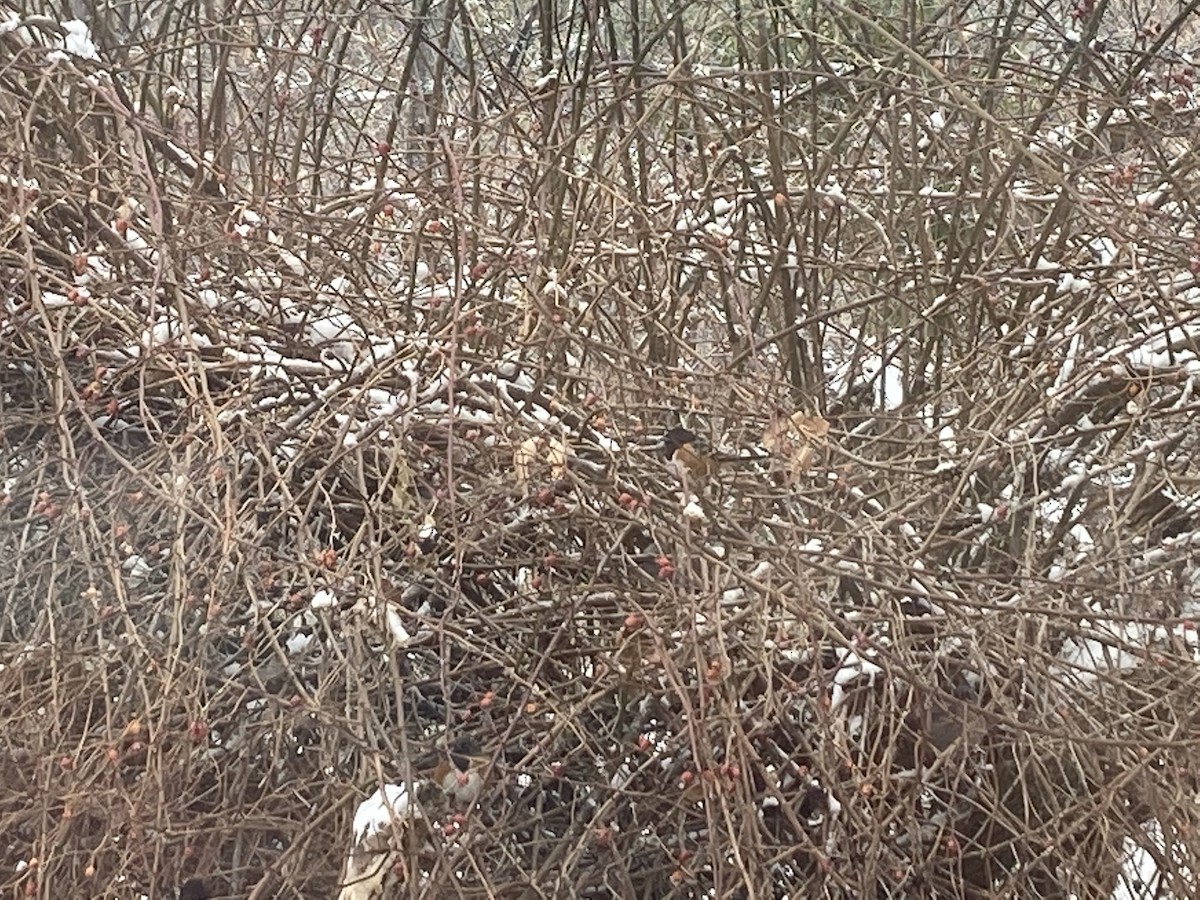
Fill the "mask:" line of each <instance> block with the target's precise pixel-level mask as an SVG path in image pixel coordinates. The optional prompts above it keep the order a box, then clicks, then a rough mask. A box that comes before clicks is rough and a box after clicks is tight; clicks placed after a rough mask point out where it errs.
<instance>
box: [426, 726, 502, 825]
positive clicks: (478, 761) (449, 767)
mask: <svg viewBox="0 0 1200 900" xmlns="http://www.w3.org/2000/svg"><path fill="white" fill-rule="evenodd" d="M489 758H490V757H488V756H486V755H484V754H481V753H480V751H479V743H478V742H477V741H476V740H475V739H474V738H473V737H469V736H466V737H460V738H457V739H455V740H454V741H452V742H451V743H450V744H449V746H447V747H438V748H437V749H436V750H431V751H430V752H429V753H426V754H424V755H422V756H420V757H418V758H417V759H415V760H413V767H414V768H415V769H416V771H417V773H418V774H420V775H423V776H425V777H427V778H429V779H430V780H431V781H433V782H434V783H435V784H437V785H438V786H439V787H440V788H441V789H442V791H444V792H445V794H446V795H447V796H448V797H449V798H450V799H451V801H452V802H453V803H454V805H455V806H457V807H459V808H460V809H467V808H469V807H471V806H474V805H475V801H476V800H477V799H478V798H479V794H480V792H481V791H482V790H483V772H482V769H483V768H484V766H486V765H487V762H488V759H489Z"/></svg>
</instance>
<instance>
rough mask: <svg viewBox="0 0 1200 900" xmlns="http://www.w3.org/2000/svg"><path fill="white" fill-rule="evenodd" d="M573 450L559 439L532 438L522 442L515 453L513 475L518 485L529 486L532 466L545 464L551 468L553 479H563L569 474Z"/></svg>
mask: <svg viewBox="0 0 1200 900" xmlns="http://www.w3.org/2000/svg"><path fill="white" fill-rule="evenodd" d="M572 455H573V454H572V452H571V448H570V447H569V446H568V445H567V443H566V442H565V441H563V440H562V439H561V438H558V437H553V436H551V437H531V438H528V439H527V440H524V441H522V442H521V443H519V444H518V445H517V448H516V449H515V450H514V451H513V475H514V477H515V478H516V479H517V484H518V485H520V486H521V487H525V486H526V485H528V484H529V480H530V477H531V470H532V466H533V464H534V463H536V462H539V461H541V462H544V463H545V464H546V465H547V466H549V468H550V477H551V478H552V479H555V480H557V479H559V478H562V477H563V476H564V475H566V473H567V461H568V460H569V459H570V457H571V456H572Z"/></svg>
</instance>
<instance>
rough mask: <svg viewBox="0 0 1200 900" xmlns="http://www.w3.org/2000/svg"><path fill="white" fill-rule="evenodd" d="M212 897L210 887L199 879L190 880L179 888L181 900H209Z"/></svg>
mask: <svg viewBox="0 0 1200 900" xmlns="http://www.w3.org/2000/svg"><path fill="white" fill-rule="evenodd" d="M211 896H212V894H210V893H209V892H208V885H207V884H205V883H204V881H203V880H201V879H199V878H189V879H188V880H187V881H185V882H184V883H183V884H181V885H180V886H179V900H208V898H209V897H211Z"/></svg>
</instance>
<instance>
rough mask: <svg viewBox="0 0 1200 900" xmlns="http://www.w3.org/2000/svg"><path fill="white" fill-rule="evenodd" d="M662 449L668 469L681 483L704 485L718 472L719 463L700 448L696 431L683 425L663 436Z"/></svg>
mask: <svg viewBox="0 0 1200 900" xmlns="http://www.w3.org/2000/svg"><path fill="white" fill-rule="evenodd" d="M662 449H663V453H664V455H665V456H666V457H667V465H668V467H670V468H671V470H672V471H673V472H674V474H675V476H676V477H677V478H678V479H679V480H680V481H694V482H699V483H703V482H704V481H706V480H708V478H709V477H711V476H712V475H713V474H714V473H715V472H716V470H717V466H718V463H719V461H718V460H717V459H715V458H714V457H713V456H712V455H711V454H709V453H708V452H707V451H706V450H704V449H702V448H701V447H700V439H699V438H698V437H697V436H696V433H695V432H694V431H692V430H691V429H688V428H684V427H683V426H682V425H676V426H675V427H674V428H671V429H670V430H669V431H667V433H666V434H665V435H663V443H662Z"/></svg>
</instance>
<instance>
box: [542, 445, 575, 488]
mask: <svg viewBox="0 0 1200 900" xmlns="http://www.w3.org/2000/svg"><path fill="white" fill-rule="evenodd" d="M570 455H571V448H570V447H568V446H567V444H566V442H565V441H562V440H560V439H559V438H556V437H552V438H550V439H549V440H548V441H547V442H546V461H547V462H548V463H550V477H551V478H562V477H563V476H564V475H566V473H567V457H568V456H570Z"/></svg>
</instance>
